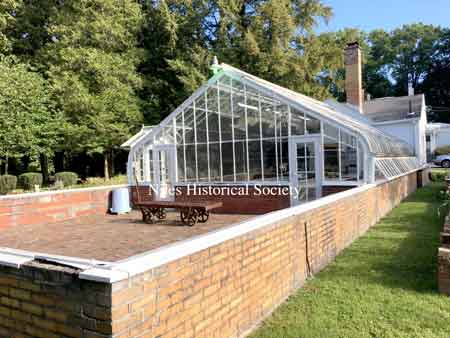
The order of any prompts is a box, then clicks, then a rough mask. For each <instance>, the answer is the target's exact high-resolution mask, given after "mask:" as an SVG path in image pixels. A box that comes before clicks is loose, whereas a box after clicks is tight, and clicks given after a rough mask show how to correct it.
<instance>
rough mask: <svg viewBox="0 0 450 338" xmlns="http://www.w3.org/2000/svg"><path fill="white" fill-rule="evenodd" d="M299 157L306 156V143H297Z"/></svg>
mask: <svg viewBox="0 0 450 338" xmlns="http://www.w3.org/2000/svg"><path fill="white" fill-rule="evenodd" d="M297 157H305V144H304V143H297Z"/></svg>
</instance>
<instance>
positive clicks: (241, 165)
mask: <svg viewBox="0 0 450 338" xmlns="http://www.w3.org/2000/svg"><path fill="white" fill-rule="evenodd" d="M234 152H235V156H236V164H235V165H236V181H247V180H248V177H247V145H246V143H245V142H235V143H234Z"/></svg>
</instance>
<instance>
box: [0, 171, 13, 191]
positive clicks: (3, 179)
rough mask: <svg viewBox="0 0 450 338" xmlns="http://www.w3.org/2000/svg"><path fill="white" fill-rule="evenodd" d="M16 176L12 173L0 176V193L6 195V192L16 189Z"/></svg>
mask: <svg viewBox="0 0 450 338" xmlns="http://www.w3.org/2000/svg"><path fill="white" fill-rule="evenodd" d="M16 186H17V177H16V176H13V175H2V176H0V195H6V194H7V193H9V192H11V191H13V190H15V189H16Z"/></svg>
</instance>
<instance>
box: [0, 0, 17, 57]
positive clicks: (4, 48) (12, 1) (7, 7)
mask: <svg viewBox="0 0 450 338" xmlns="http://www.w3.org/2000/svg"><path fill="white" fill-rule="evenodd" d="M19 7H20V1H18V0H2V1H1V2H0V54H5V53H7V52H9V51H10V49H11V41H10V39H9V36H8V35H9V31H10V30H11V29H12V27H13V26H14V22H15V17H14V13H15V12H16V11H17V10H18V8H19Z"/></svg>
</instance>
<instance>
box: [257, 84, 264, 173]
mask: <svg viewBox="0 0 450 338" xmlns="http://www.w3.org/2000/svg"><path fill="white" fill-rule="evenodd" d="M258 111H259V146H260V152H261V156H260V159H261V161H260V162H261V179H262V180H263V181H264V149H263V132H262V112H261V94H260V93H258Z"/></svg>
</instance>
